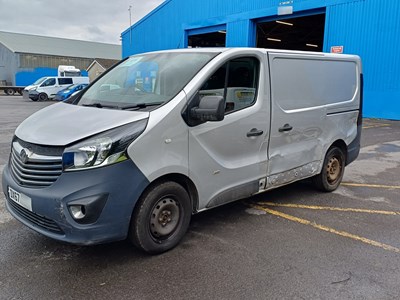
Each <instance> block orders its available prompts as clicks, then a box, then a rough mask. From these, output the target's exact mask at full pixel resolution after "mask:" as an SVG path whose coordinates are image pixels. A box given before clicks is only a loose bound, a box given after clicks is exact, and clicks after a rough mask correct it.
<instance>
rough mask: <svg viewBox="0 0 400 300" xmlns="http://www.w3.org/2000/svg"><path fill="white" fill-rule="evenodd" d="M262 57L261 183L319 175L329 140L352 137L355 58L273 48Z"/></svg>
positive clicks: (356, 85) (357, 83) (355, 104)
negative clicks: (267, 124) (264, 125)
mask: <svg viewBox="0 0 400 300" xmlns="http://www.w3.org/2000/svg"><path fill="white" fill-rule="evenodd" d="M268 58H269V63H270V76H271V135H270V141H269V152H268V153H269V164H268V174H267V176H268V184H267V185H269V186H271V185H273V186H274V185H282V184H285V183H288V182H291V181H295V180H298V179H301V177H303V178H305V177H310V176H313V175H315V174H317V173H319V172H320V171H321V167H322V162H323V160H324V157H325V154H326V152H327V150H328V148H329V147H330V146H331V145H332V144H333V143H334V142H335V141H337V140H342V141H344V142H345V144H346V145H349V144H350V143H351V142H352V141H353V140H354V139H355V138H356V137H357V117H358V114H359V113H360V92H361V88H360V72H361V66H360V61H359V59H358V58H357V57H356V56H351V57H350V56H334V55H330V54H318V55H311V54H310V55H299V54H295V53H284V52H276V53H269V54H268ZM304 170H306V171H304ZM295 175H296V176H295Z"/></svg>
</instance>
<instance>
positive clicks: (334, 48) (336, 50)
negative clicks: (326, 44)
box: [331, 46, 343, 53]
mask: <svg viewBox="0 0 400 300" xmlns="http://www.w3.org/2000/svg"><path fill="white" fill-rule="evenodd" d="M331 53H343V46H332V47H331Z"/></svg>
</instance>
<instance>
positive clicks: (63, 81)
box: [58, 78, 72, 85]
mask: <svg viewBox="0 0 400 300" xmlns="http://www.w3.org/2000/svg"><path fill="white" fill-rule="evenodd" d="M58 83H59V84H60V85H64V84H72V78H58Z"/></svg>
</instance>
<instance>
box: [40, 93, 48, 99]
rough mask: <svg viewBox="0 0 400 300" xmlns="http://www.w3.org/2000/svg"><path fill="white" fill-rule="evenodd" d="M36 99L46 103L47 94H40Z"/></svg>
mask: <svg viewBox="0 0 400 300" xmlns="http://www.w3.org/2000/svg"><path fill="white" fill-rule="evenodd" d="M38 98H39V101H47V99H48V98H49V97H47V94H46V93H40V94H39V96H38Z"/></svg>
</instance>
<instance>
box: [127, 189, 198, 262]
mask: <svg viewBox="0 0 400 300" xmlns="http://www.w3.org/2000/svg"><path fill="white" fill-rule="evenodd" d="M190 218H191V205H190V198H189V195H188V193H187V192H186V190H185V189H184V188H183V187H182V186H181V185H179V184H178V183H176V182H164V183H161V184H159V185H157V186H155V187H154V188H152V189H149V190H148V191H146V192H145V193H144V194H143V195H142V197H141V198H140V200H139V202H138V203H137V205H136V208H135V211H134V213H133V215H132V220H131V225H130V232H129V239H130V241H131V242H132V243H133V244H134V245H135V246H136V247H137V248H139V249H141V250H143V251H145V252H147V253H150V254H157V253H162V252H165V251H168V250H170V249H172V248H173V247H175V246H176V245H177V244H178V243H179V242H180V241H181V239H182V238H183V236H184V235H185V233H186V231H187V229H188V227H189V223H190Z"/></svg>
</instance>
